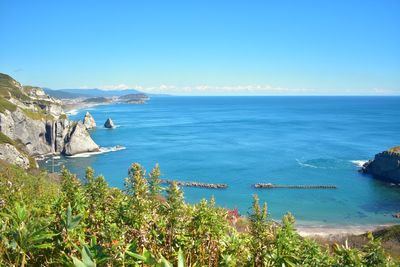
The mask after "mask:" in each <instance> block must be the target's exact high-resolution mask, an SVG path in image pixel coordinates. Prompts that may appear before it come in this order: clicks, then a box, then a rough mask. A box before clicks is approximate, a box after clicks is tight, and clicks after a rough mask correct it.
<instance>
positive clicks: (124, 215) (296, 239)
mask: <svg viewBox="0 0 400 267" xmlns="http://www.w3.org/2000/svg"><path fill="white" fill-rule="evenodd" d="M0 168H1V169H0V185H1V186H0V266H77V267H93V266H179V267H183V266H310V267H311V266H396V265H395V263H393V262H392V261H391V259H390V258H389V257H388V256H387V255H386V253H385V251H384V250H383V249H382V246H381V243H380V239H377V238H374V237H373V236H372V235H369V243H368V244H367V245H365V246H364V247H363V248H362V249H355V248H350V247H349V246H348V244H347V242H346V243H345V244H343V245H342V244H338V245H335V247H334V249H333V250H329V249H328V248H323V247H321V246H320V245H318V244H317V243H316V242H315V241H312V240H308V239H303V238H301V237H300V236H299V234H298V233H297V232H296V230H295V229H294V218H293V216H292V215H291V214H290V213H288V214H287V215H286V216H284V218H283V220H282V223H280V224H278V223H275V222H273V221H272V220H271V219H270V218H269V216H268V210H267V205H266V204H264V206H263V207H260V203H259V199H258V197H257V196H254V202H253V210H252V212H251V213H250V214H249V216H248V221H249V224H248V230H247V231H245V232H238V231H237V230H236V229H235V227H234V225H235V223H234V222H233V221H232V216H231V215H230V214H231V213H230V212H229V211H227V210H226V209H223V208H219V207H217V206H216V204H215V200H214V199H213V198H212V199H210V200H202V201H200V202H199V203H198V204H195V205H189V204H186V203H185V202H184V197H183V192H182V190H181V189H180V188H179V187H178V186H177V184H176V183H172V184H170V186H169V187H168V188H167V189H166V192H165V193H164V192H162V188H161V187H160V170H159V167H158V165H157V166H156V167H155V168H154V169H153V170H152V171H151V172H150V174H148V175H146V172H145V170H143V168H142V167H141V166H140V165H139V164H136V163H135V164H133V165H132V166H131V168H130V170H129V173H128V177H127V178H126V180H125V190H124V191H121V190H119V189H116V188H110V187H109V186H108V185H107V183H106V181H105V178H104V177H102V176H95V174H94V171H93V169H91V168H88V169H87V171H86V176H85V178H84V179H83V181H82V182H81V181H80V180H79V179H78V178H77V177H76V176H75V175H73V174H71V173H70V172H69V171H68V170H67V169H65V168H63V169H62V172H61V177H60V178H59V179H56V180H59V181H60V182H59V185H57V184H55V183H54V182H53V181H52V180H51V179H50V178H49V177H48V176H47V175H46V173H43V172H41V173H39V172H37V173H36V174H35V175H34V174H28V173H26V172H25V171H23V170H22V169H19V168H17V167H12V166H8V165H5V164H3V165H1V164H0ZM242 219H243V218H242Z"/></svg>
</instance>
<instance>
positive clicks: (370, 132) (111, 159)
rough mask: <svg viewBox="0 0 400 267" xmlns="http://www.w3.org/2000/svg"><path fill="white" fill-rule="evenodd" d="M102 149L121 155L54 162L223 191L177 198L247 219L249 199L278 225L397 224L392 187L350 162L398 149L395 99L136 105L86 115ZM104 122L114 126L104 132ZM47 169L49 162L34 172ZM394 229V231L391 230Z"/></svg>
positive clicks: (399, 117)
mask: <svg viewBox="0 0 400 267" xmlns="http://www.w3.org/2000/svg"><path fill="white" fill-rule="evenodd" d="M87 110H89V111H90V113H91V114H92V115H93V117H94V118H95V120H96V122H97V124H98V128H97V129H96V130H94V131H92V132H91V134H92V137H93V139H94V140H95V141H96V142H97V144H99V145H100V146H102V147H106V148H110V147H114V146H117V145H120V146H124V147H126V149H125V150H120V151H115V152H109V153H104V154H97V155H92V156H90V157H75V158H61V159H56V160H55V165H56V169H58V168H59V167H60V166H61V165H62V164H65V165H66V166H67V167H68V168H69V169H70V170H71V171H72V172H75V173H77V174H78V176H80V177H82V176H83V175H84V170H85V168H86V167H87V166H92V167H93V168H94V169H95V170H96V173H97V174H102V175H104V176H105V177H106V180H107V181H108V183H109V184H110V185H111V186H115V187H120V188H122V187H123V181H124V178H125V177H126V176H127V171H128V168H129V166H130V164H131V163H133V162H139V163H140V164H142V165H143V166H144V167H145V168H146V169H147V170H150V169H151V168H152V167H153V166H154V165H155V164H156V163H159V165H160V167H161V171H162V175H163V177H164V178H167V179H176V180H182V181H198V182H210V183H227V184H228V185H229V188H228V189H226V190H215V189H214V190H213V189H200V188H184V192H185V198H186V200H187V201H188V202H191V203H194V202H198V201H199V200H200V199H202V198H210V197H211V196H215V198H216V201H217V204H218V205H220V206H223V207H228V208H235V207H236V208H238V209H239V211H240V213H241V214H244V215H246V214H247V212H248V211H249V207H250V206H251V202H252V195H253V194H258V195H259V197H260V199H261V201H266V202H268V206H269V212H270V214H271V216H272V217H273V218H275V219H280V218H281V217H282V215H283V214H285V213H286V212H287V211H291V212H292V213H293V214H294V215H295V217H296V219H297V221H298V222H299V223H300V224H314V225H315V224H318V225H320V224H369V225H371V224H383V223H391V222H396V219H394V218H393V217H392V214H393V213H394V212H398V211H400V186H398V185H393V184H389V183H384V182H381V181H377V180H375V179H373V178H371V177H370V176H367V175H362V174H360V173H358V172H357V169H358V167H357V166H356V163H357V161H363V160H368V159H371V158H373V156H374V155H375V154H376V153H378V152H380V151H382V150H385V149H387V148H389V147H392V146H396V145H400V97H276V96H275V97H158V98H152V99H151V100H150V101H149V102H148V103H147V104H144V105H122V104H121V105H104V106H97V107H94V108H88V109H82V110H80V111H79V112H78V113H77V114H75V115H71V116H70V118H71V119H74V120H78V119H83V117H84V114H85V113H86V111H87ZM107 117H111V118H112V119H113V121H114V122H115V124H116V125H117V126H118V127H117V128H115V129H105V128H103V123H104V122H105V120H106V119H107ZM42 164H44V166H46V167H48V168H50V166H51V160H50V161H47V163H42ZM259 182H264V183H274V184H283V185H308V184H315V185H336V186H337V187H338V189H330V190H329V189H326V190H324V189H314V190H312V189H270V190H267V189H255V188H253V187H252V185H253V184H255V183H259ZM397 222H398V221H397Z"/></svg>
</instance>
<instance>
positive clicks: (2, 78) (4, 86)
mask: <svg viewBox="0 0 400 267" xmlns="http://www.w3.org/2000/svg"><path fill="white" fill-rule="evenodd" d="M1 96H2V97H4V98H8V97H10V96H13V97H14V98H16V99H18V100H22V101H24V100H29V99H30V98H29V96H27V95H26V94H25V92H24V91H23V88H22V87H21V85H20V84H19V83H18V82H16V81H15V80H14V79H13V78H11V77H10V76H8V75H6V74H3V73H0V97H1Z"/></svg>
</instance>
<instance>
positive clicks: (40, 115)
mask: <svg viewBox="0 0 400 267" xmlns="http://www.w3.org/2000/svg"><path fill="white" fill-rule="evenodd" d="M22 111H23V112H24V114H25V115H26V116H27V117H29V118H31V119H32V120H53V119H54V117H53V116H52V115H50V114H47V113H46V112H45V111H44V110H42V109H40V108H38V109H37V110H35V111H32V110H28V109H23V110H22Z"/></svg>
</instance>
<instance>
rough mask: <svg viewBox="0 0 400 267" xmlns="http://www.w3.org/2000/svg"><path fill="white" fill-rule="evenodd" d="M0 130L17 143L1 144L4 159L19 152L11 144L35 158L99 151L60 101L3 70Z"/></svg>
mask: <svg viewBox="0 0 400 267" xmlns="http://www.w3.org/2000/svg"><path fill="white" fill-rule="evenodd" d="M0 132H1V133H2V134H4V135H5V136H7V137H8V138H9V139H11V140H12V141H13V142H14V144H10V142H8V144H9V145H7V146H4V145H3V146H1V147H0V150H1V151H0V152H1V154H2V155H3V158H5V157H6V156H4V155H12V153H14V152H15V151H11V149H12V148H10V146H13V147H15V149H17V150H18V151H19V152H20V153H22V154H25V155H27V156H31V157H37V156H42V155H46V154H59V153H63V154H66V155H73V154H77V153H81V152H92V151H98V150H99V147H98V146H97V145H96V143H95V142H94V141H93V140H92V138H91V137H90V135H89V133H88V132H87V130H86V127H84V126H83V124H82V123H76V122H72V121H70V120H68V118H67V116H66V114H65V112H64V110H63V109H62V102H61V101H60V100H57V99H54V98H52V97H50V96H48V95H46V94H45V93H44V91H43V90H42V89H41V88H38V87H31V86H22V85H21V84H20V83H18V82H17V81H15V80H14V79H13V78H11V77H10V76H8V75H5V74H1V73H0ZM3 143H4V142H3ZM0 144H1V141H0ZM15 144H18V145H15ZM6 150H8V151H6ZM10 153H11V154H10ZM7 157H8V158H10V156H7ZM14 163H15V164H16V163H17V162H16V161H15V162H14Z"/></svg>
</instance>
